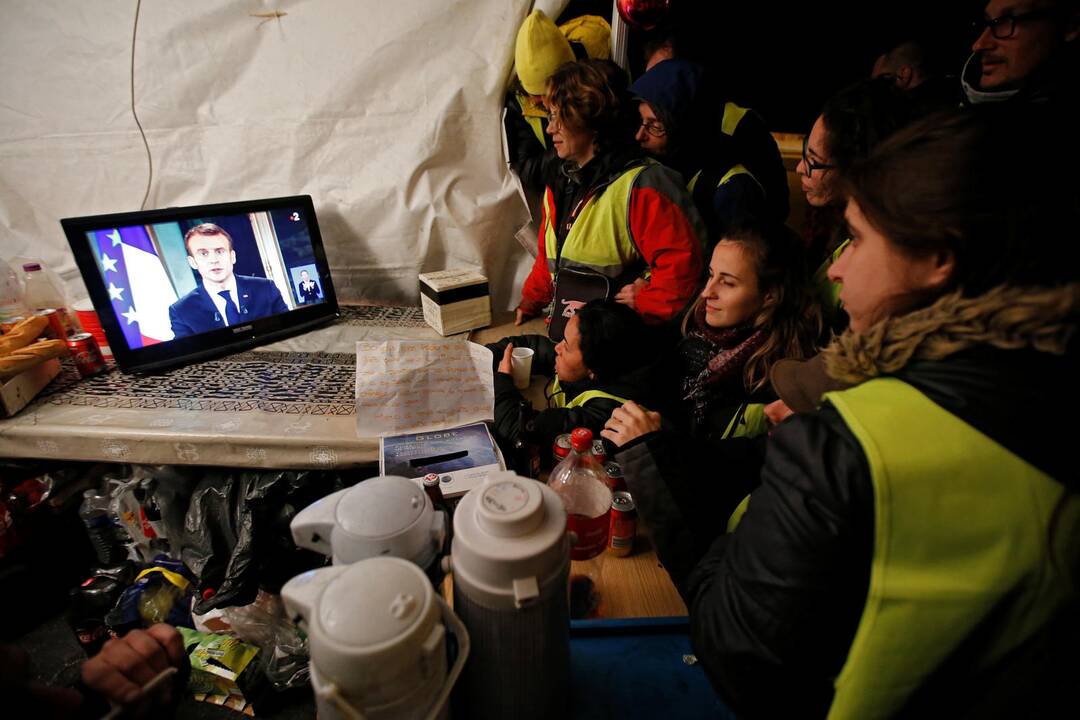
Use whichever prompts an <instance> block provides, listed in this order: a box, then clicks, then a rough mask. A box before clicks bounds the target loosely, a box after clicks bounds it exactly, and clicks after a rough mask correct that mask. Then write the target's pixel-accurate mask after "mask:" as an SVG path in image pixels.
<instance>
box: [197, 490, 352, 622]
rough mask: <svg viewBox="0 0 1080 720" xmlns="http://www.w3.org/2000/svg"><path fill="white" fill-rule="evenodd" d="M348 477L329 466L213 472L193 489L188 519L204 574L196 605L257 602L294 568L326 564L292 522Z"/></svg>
mask: <svg viewBox="0 0 1080 720" xmlns="http://www.w3.org/2000/svg"><path fill="white" fill-rule="evenodd" d="M359 477H360V476H359V475H358V476H357V479H359ZM348 484H352V483H351V482H350V483H346V482H345V481H344V480H343V479H342V477H341V475H340V474H339V473H336V472H327V471H306V470H291V471H284V472H271V471H262V472H243V471H227V470H226V471H213V472H210V473H208V474H207V475H206V477H204V478H203V480H202V481H201V482H200V483H199V484H198V485H197V486H196V488H195V490H194V492H193V493H192V495H191V502H190V504H189V506H188V512H187V517H186V519H185V523H184V536H185V542H184V550H183V553H182V557H183V560H184V563H185V564H186V565H187V566H188V567H189V568H191V570H192V571H193V572H194V573H195V575H196V576H197V577H198V578H199V592H198V596H199V598H200V599H199V600H198V602H197V603H196V604H195V607H194V608H193V611H194V612H195V613H196V614H198V615H202V614H204V613H206V612H207V611H209V610H211V609H213V608H217V607H229V606H236V605H249V604H251V603H252V602H253V601H254V600H255V597H256V595H257V594H258V591H259V589H260V588H262V589H265V590H267V591H269V592H271V593H277V592H279V591H280V589H281V586H282V585H283V584H284V583H285V582H286V581H287V580H288V579H289V578H291V577H293V576H294V575H298V574H300V573H301V572H304V571H305V570H310V569H312V568H315V567H320V566H322V565H325V564H326V558H325V557H323V556H322V555H319V554H318V553H314V552H311V551H309V550H301V549H299V548H297V547H296V545H295V544H294V543H293V541H292V533H291V531H290V530H289V523H290V522H292V519H293V517H295V515H296V513H297V512H299V511H300V510H302V509H303V508H305V507H307V506H308V505H310V504H311V503H313V502H315V501H316V500H318V499H319V498H322V497H325V496H326V495H329V494H330V493H332V492H336V491H338V490H341V489H342V488H344V487H346V485H348Z"/></svg>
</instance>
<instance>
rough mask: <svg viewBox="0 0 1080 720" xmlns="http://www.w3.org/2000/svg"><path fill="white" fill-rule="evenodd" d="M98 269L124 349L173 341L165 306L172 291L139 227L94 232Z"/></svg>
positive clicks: (141, 228)
mask: <svg viewBox="0 0 1080 720" xmlns="http://www.w3.org/2000/svg"><path fill="white" fill-rule="evenodd" d="M94 242H95V244H96V245H97V250H98V266H99V267H100V268H101V275H102V277H103V278H105V287H106V288H107V289H108V291H109V298H110V299H111V300H112V306H113V313H114V314H115V315H116V319H117V322H119V323H120V328H121V329H122V330H123V331H124V338H125V339H126V340H127V344H128V347H131V348H138V347H144V346H146V345H153V344H154V343H159V342H164V341H165V340H172V339H173V332H172V327H171V325H170V324H169V306H170V305H172V304H173V303H174V302H176V291H175V290H174V289H173V285H172V281H171V280H170V279H169V275H168V273H166V272H165V267H164V265H162V263H161V258H160V257H158V254H157V251H156V250H155V249H154V243H152V242H151V241H150V236H149V235H148V234H147V232H146V228H145V227H143V226H137V227H125V228H116V229H113V230H97V231H95V232H94Z"/></svg>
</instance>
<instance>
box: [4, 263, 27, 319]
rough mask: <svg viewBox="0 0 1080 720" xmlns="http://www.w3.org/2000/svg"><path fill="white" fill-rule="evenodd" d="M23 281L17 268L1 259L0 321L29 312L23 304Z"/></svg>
mask: <svg viewBox="0 0 1080 720" xmlns="http://www.w3.org/2000/svg"><path fill="white" fill-rule="evenodd" d="M22 298H23V283H22V280H21V279H20V278H19V274H18V273H17V272H15V269H14V268H13V267H11V266H10V265H8V264H7V263H6V262H4V261H2V260H0V323H6V322H11V321H12V320H14V319H15V318H17V317H20V316H23V315H26V314H27V311H26V306H25V305H24V304H23V299H22Z"/></svg>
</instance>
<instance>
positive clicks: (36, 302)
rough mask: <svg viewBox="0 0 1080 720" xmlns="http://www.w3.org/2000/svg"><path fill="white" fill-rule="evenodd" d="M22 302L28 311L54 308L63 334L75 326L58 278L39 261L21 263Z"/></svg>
mask: <svg viewBox="0 0 1080 720" xmlns="http://www.w3.org/2000/svg"><path fill="white" fill-rule="evenodd" d="M22 267H23V272H24V273H26V274H25V275H24V276H23V304H24V305H26V308H27V309H28V310H29V311H30V312H37V311H39V310H45V309H49V308H51V309H54V310H56V312H57V314H58V315H59V316H60V322H61V323H62V324H63V327H64V335H68V334H70V333H71V332H72V331H73V330H74V328H75V314H74V313H72V312H71V310H70V309H69V308H68V302H67V295H66V294H65V293H64V288H63V285H61V284H60V279H59V278H57V277H56V276H55V275H54V274H53V273H51V272H50V271H49V270H48V269H46V267H45V266H44V265H42V264H41V263H39V262H31V263H24V264H23V266H22Z"/></svg>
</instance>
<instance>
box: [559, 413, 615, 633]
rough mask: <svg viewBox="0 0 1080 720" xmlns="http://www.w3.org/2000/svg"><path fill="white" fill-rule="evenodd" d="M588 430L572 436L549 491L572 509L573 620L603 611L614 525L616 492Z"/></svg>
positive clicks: (568, 524)
mask: <svg viewBox="0 0 1080 720" xmlns="http://www.w3.org/2000/svg"><path fill="white" fill-rule="evenodd" d="M592 444H593V434H592V431H591V430H589V429H588V428H577V429H575V430H574V431H573V432H571V433H570V448H571V449H570V454H569V455H567V456H566V457H565V458H563V460H562V461H561V462H560V463H559V464H558V465H556V466H555V469H554V470H552V471H551V476H550V477H549V478H548V486H549V487H550V488H551V489H552V490H554V491H555V494H557V495H558V496H559V499H560V500H562V503H563V507H565V508H566V514H567V519H566V530H567V532H569V533H572V538H571V548H570V559H571V560H574V561H576V562H575V563H574V564H573V567H572V569H571V575H570V616H571V617H586V616H590V615H594V614H596V613H597V611H598V609H599V603H600V597H601V595H602V588H601V570H602V567H603V559H604V551H605V550H606V549H607V543H608V532H609V530H610V522H611V488H609V487H608V485H607V473H605V472H604V468H603V466H602V465H601V464H600V463H599V462H597V460H596V457H595V456H594V455H593V454H592V452H591V451H592Z"/></svg>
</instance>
